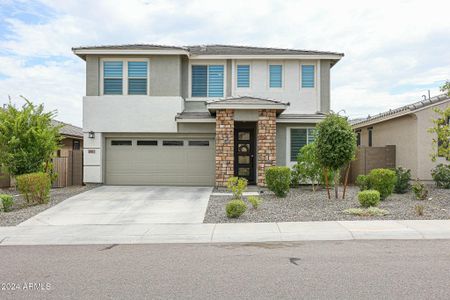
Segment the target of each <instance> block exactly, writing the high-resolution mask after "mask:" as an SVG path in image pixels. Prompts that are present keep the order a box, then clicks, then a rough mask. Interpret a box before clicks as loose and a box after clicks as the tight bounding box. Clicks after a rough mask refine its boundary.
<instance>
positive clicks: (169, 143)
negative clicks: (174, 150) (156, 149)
mask: <svg viewBox="0 0 450 300" xmlns="http://www.w3.org/2000/svg"><path fill="white" fill-rule="evenodd" d="M163 146H183V141H163Z"/></svg>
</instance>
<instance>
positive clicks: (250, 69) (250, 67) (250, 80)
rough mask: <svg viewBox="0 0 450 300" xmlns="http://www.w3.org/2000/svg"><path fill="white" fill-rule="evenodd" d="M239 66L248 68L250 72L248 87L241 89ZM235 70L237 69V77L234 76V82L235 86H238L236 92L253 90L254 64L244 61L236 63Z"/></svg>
mask: <svg viewBox="0 0 450 300" xmlns="http://www.w3.org/2000/svg"><path fill="white" fill-rule="evenodd" d="M238 66H248V71H249V74H248V87H239V86H238ZM234 69H235V73H236V76H234V77H235V78H234V80H233V81H234V84H235V86H236V90H249V89H251V88H252V73H253V70H252V63H251V62H244V61H240V62H236V64H235V67H234Z"/></svg>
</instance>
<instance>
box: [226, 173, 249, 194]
mask: <svg viewBox="0 0 450 300" xmlns="http://www.w3.org/2000/svg"><path fill="white" fill-rule="evenodd" d="M227 188H228V190H230V191H231V192H232V193H233V199H242V194H243V193H244V192H245V190H246V189H247V179H245V178H239V177H230V178H229V179H228V181H227Z"/></svg>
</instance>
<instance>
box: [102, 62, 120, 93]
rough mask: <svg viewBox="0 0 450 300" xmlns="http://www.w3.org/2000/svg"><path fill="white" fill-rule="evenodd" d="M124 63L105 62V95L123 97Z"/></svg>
mask: <svg viewBox="0 0 450 300" xmlns="http://www.w3.org/2000/svg"><path fill="white" fill-rule="evenodd" d="M122 78H123V63H122V62H121V61H105V62H103V94H105V95H122V93H123V90H122V85H123V84H122V83H123V82H122Z"/></svg>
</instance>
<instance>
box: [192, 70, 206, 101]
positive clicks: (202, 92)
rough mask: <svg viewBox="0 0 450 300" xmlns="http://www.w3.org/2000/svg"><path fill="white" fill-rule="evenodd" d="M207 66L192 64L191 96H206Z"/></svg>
mask: <svg viewBox="0 0 450 300" xmlns="http://www.w3.org/2000/svg"><path fill="white" fill-rule="evenodd" d="M207 76H208V68H207V66H192V97H206V96H207Z"/></svg>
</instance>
